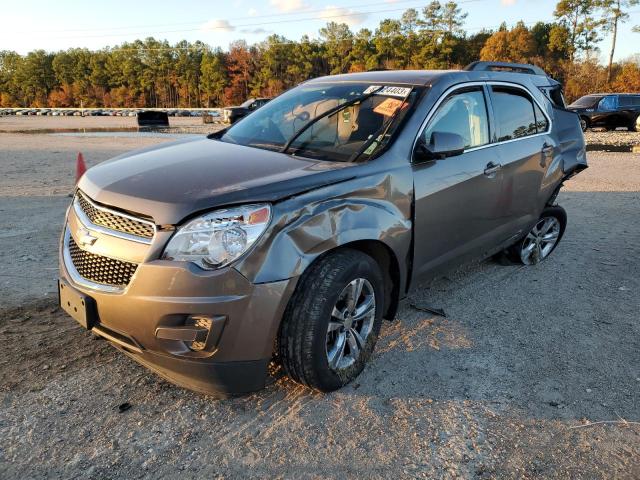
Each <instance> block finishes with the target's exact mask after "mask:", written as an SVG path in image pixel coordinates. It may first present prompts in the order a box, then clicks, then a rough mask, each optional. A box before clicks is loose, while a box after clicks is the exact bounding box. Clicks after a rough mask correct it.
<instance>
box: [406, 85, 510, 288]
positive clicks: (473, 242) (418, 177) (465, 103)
mask: <svg viewBox="0 0 640 480" xmlns="http://www.w3.org/2000/svg"><path fill="white" fill-rule="evenodd" d="M488 118H489V117H488V113H487V103H486V99H485V94H484V91H483V87H482V86H481V85H477V86H470V87H461V88H459V89H457V90H455V91H453V92H452V93H450V94H449V95H447V97H446V98H445V99H444V100H442V101H441V102H440V104H439V105H438V106H437V109H436V111H435V113H434V114H433V116H432V117H431V119H430V120H429V121H428V123H427V125H426V127H425V129H424V130H423V132H422V133H421V134H420V137H421V141H423V142H424V143H425V144H428V143H429V142H430V139H431V134H432V133H433V132H448V133H455V134H457V135H460V136H461V137H462V138H463V139H464V140H465V144H466V146H467V147H466V149H465V152H464V153H462V154H461V155H457V156H453V157H449V158H445V159H441V160H435V161H429V162H424V163H420V164H417V163H414V166H413V173H414V189H415V226H414V278H415V279H416V280H419V279H421V278H425V277H428V276H431V275H433V274H435V273H436V272H438V271H439V270H441V269H443V268H448V267H450V266H452V265H455V264H458V263H460V262H463V261H466V260H468V259H470V258H473V257H475V256H481V255H483V253H485V252H486V251H487V250H489V249H491V248H492V247H493V246H494V245H495V244H496V242H497V241H498V240H497V232H496V230H497V229H499V227H500V223H501V219H500V215H501V208H502V207H501V199H500V189H501V185H502V171H501V168H500V159H499V155H498V151H497V150H496V147H495V146H493V145H491V144H490V134H489V121H488Z"/></svg>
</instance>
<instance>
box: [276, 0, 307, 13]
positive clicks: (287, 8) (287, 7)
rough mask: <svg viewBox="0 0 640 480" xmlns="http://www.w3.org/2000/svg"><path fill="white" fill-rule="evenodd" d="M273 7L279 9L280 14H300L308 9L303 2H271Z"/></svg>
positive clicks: (291, 0) (288, 0) (295, 0)
mask: <svg viewBox="0 0 640 480" xmlns="http://www.w3.org/2000/svg"><path fill="white" fill-rule="evenodd" d="M270 3H271V6H272V7H275V8H277V9H278V10H279V11H280V12H283V13H287V12H298V11H300V10H304V9H305V8H307V5H306V4H305V3H304V2H303V1H302V0H271V2H270Z"/></svg>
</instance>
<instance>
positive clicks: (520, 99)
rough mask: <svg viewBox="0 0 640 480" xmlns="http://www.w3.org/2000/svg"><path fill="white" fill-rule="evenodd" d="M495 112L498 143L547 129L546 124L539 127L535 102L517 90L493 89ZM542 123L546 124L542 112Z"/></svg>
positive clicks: (492, 99)
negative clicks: (539, 129)
mask: <svg viewBox="0 0 640 480" xmlns="http://www.w3.org/2000/svg"><path fill="white" fill-rule="evenodd" d="M491 90H492V98H491V101H492V103H493V112H494V114H495V117H496V124H497V125H496V128H497V132H498V141H499V142H504V141H505V140H513V139H515V138H522V137H526V136H528V135H534V134H536V133H538V128H543V130H542V131H544V129H546V128H547V127H548V126H545V125H544V124H542V125H540V126H537V123H536V114H535V113H534V109H533V105H534V102H533V101H532V100H531V98H530V97H529V95H527V94H526V93H525V92H524V91H522V90H520V89H517V88H508V87H506V88H505V87H495V86H493V87H491ZM540 115H541V117H542V118H540V121H543V120H544V122H545V123H546V119H545V118H544V115H542V112H540Z"/></svg>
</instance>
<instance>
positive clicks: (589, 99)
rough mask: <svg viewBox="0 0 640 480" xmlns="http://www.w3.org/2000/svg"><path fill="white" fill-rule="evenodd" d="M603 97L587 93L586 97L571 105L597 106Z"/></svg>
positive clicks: (582, 106)
mask: <svg viewBox="0 0 640 480" xmlns="http://www.w3.org/2000/svg"><path fill="white" fill-rule="evenodd" d="M601 98H602V97H598V96H596V95H587V96H586V97H581V98H579V99H578V100H576V101H575V102H573V103H572V104H571V105H569V106H570V107H580V108H591V107H595V106H596V103H598V100H600V99H601Z"/></svg>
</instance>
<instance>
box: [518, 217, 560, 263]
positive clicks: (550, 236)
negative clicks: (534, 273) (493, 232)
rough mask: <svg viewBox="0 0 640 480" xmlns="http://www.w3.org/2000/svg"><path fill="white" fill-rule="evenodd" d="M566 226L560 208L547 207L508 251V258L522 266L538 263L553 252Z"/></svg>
mask: <svg viewBox="0 0 640 480" xmlns="http://www.w3.org/2000/svg"><path fill="white" fill-rule="evenodd" d="M566 226H567V212H566V211H565V209H564V208H562V207H560V206H554V207H547V208H545V209H544V210H543V212H542V215H541V216H540V219H539V220H538V221H537V222H536V224H535V225H534V226H533V228H532V229H531V230H529V233H527V235H526V236H525V237H524V238H523V239H522V240H520V241H518V242H517V243H516V244H515V245H513V246H512V247H511V248H510V249H509V250H508V254H509V257H510V258H511V259H512V260H514V261H517V262H520V263H523V264H524V265H535V264H537V263H540V262H541V261H543V260H544V259H545V258H547V257H548V256H549V255H551V252H553V250H555V248H556V247H557V246H558V243H560V240H561V239H562V236H563V235H564V230H565V228H566Z"/></svg>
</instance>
